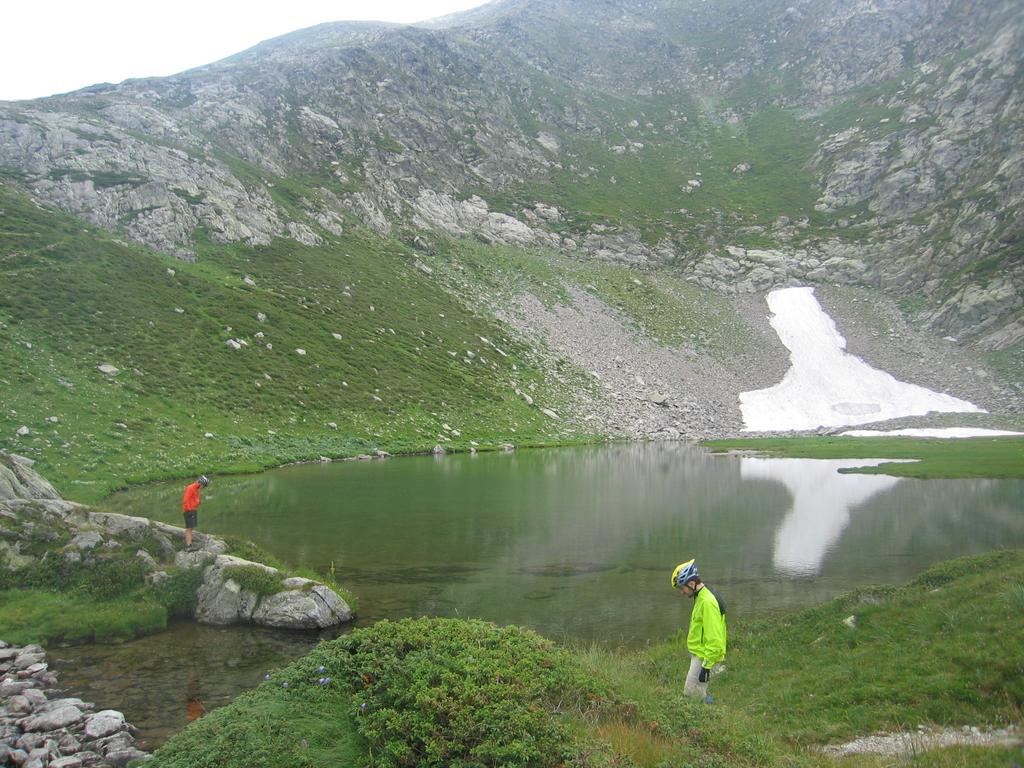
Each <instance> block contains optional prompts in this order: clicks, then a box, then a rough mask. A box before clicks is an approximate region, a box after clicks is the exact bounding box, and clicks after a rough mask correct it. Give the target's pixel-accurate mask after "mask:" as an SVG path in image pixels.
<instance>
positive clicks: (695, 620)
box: [686, 584, 725, 669]
mask: <svg viewBox="0 0 1024 768" xmlns="http://www.w3.org/2000/svg"><path fill="white" fill-rule="evenodd" d="M686 647H687V649H688V650H689V651H690V653H692V654H693V655H694V656H696V657H697V658H698V659H700V660H701V666H702V667H704V668H705V669H711V668H712V667H713V666H715V664H717V663H718V662H720V661H722V659H724V658H725V613H723V612H722V609H721V608H720V607H719V605H718V598H717V597H715V593H714V592H712V591H711V590H710V589H709V588H708V586H707V584H705V585H704V587H703V588H702V589H701V590H700V591H699V592H697V594H696V595H695V596H694V598H693V613H691V614H690V631H689V632H688V633H687V635H686Z"/></svg>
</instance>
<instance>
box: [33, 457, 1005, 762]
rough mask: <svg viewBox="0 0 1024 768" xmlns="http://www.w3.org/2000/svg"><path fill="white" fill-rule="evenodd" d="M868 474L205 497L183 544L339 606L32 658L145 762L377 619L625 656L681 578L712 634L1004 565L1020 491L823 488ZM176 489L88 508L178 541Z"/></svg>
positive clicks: (520, 478) (546, 481)
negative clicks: (109, 712)
mask: <svg viewBox="0 0 1024 768" xmlns="http://www.w3.org/2000/svg"><path fill="white" fill-rule="evenodd" d="M875 463H880V462H876V461H865V460H843V461H834V460H812V459H774V458H756V457H747V456H732V455H717V456H716V455H712V454H710V453H709V452H707V451H706V450H704V449H701V448H699V447H695V446H692V445H687V444H683V443H646V444H616V445H605V446H591V447H582V448H559V449H545V450H532V451H515V452H511V453H493V454H477V455H449V456H442V457H433V456H426V457H409V458H395V459H388V460H374V461H345V462H336V463H332V464H315V465H301V466H292V467H285V468H281V469H276V470H272V471H268V472H264V473H262V474H259V475H249V476H233V477H222V476H217V477H214V478H212V480H213V482H212V483H211V485H210V486H209V488H207V489H206V491H205V492H204V494H203V503H202V506H201V508H200V512H199V530H200V531H202V532H206V533H212V534H224V535H235V536H240V537H243V538H246V539H250V540H252V541H254V542H255V543H257V544H258V545H260V546H261V547H262V548H263V549H265V550H266V551H268V552H270V553H272V554H273V555H274V556H276V557H277V558H278V559H280V560H281V561H283V562H284V563H286V564H287V565H288V566H289V567H297V568H306V569H310V570H313V571H315V572H318V573H321V574H323V573H328V572H330V571H331V570H332V569H333V572H334V575H335V578H336V580H337V581H338V583H340V584H342V585H344V586H345V587H346V588H347V589H349V590H350V591H351V592H353V593H354V594H355V595H357V597H358V606H359V616H358V619H357V621H355V622H354V623H353V624H352V625H350V626H348V627H344V628H341V629H337V630H332V631H329V632H325V633H321V634H317V633H300V632H284V631H275V630H268V629H258V628H251V627H227V628H217V627H204V626H199V625H197V624H195V623H194V622H191V621H180V622H175V623H173V624H172V625H171V626H170V627H169V629H168V630H167V631H166V632H163V633H161V634H159V635H154V636H150V637H146V638H141V639H138V640H134V641H131V642H127V643H122V644H118V645H102V644H92V645H79V646H72V647H66V648H60V647H54V648H51V649H49V656H50V662H51V667H52V668H54V669H55V670H56V671H57V672H58V674H59V675H60V680H61V683H62V685H63V686H64V687H66V688H67V689H69V690H70V691H72V692H73V695H79V696H81V697H82V698H84V699H86V700H88V701H94V702H96V703H97V705H98V706H99V707H101V708H106V707H113V708H117V709H120V710H121V711H123V712H124V713H125V716H126V717H127V718H128V719H129V720H130V721H131V722H133V723H134V724H135V725H136V726H137V727H138V728H139V729H140V731H141V736H140V739H139V741H140V744H141V745H142V747H143V748H148V749H152V748H155V747H156V746H158V745H159V744H161V743H162V742H163V741H164V740H166V738H168V737H169V736H170V735H171V734H172V733H174V732H175V731H177V730H179V729H180V728H182V727H183V726H184V725H185V724H186V723H187V722H188V721H189V720H191V719H194V718H195V717H196V716H198V715H200V714H201V713H202V712H203V711H204V710H209V709H211V708H213V707H216V706H221V705H223V704H225V703H227V702H228V701H230V700H231V699H232V698H234V697H235V696H237V695H238V694H239V693H241V692H242V691H244V690H247V689H249V688H251V687H253V686H255V685H257V684H258V683H259V682H260V680H261V679H262V678H263V676H264V675H265V674H266V673H267V672H268V671H269V670H271V669H273V668H275V667H279V666H282V665H285V664H287V663H289V662H290V661H291V660H293V659H295V658H297V657H299V656H301V655H302V654H304V653H306V652H307V651H308V650H309V649H310V648H311V647H312V646H313V645H315V644H316V643H317V642H319V641H320V640H321V639H325V638H330V637H333V636H336V635H337V634H339V633H342V632H347V631H351V628H352V627H358V626H366V625H369V624H372V623H373V622H376V621H379V620H381V619H400V618H404V617H410V616H423V615H431V616H460V617H466V618H479V619H485V620H489V621H494V622H497V623H499V624H510V623H511V624H520V625H523V626H526V627H530V628H532V629H535V630H537V631H538V632H540V633H541V634H543V635H545V636H547V637H549V638H552V639H554V640H558V641H563V642H569V643H597V644H600V645H602V646H605V647H612V648H614V647H624V648H642V647H643V646H645V645H646V644H653V643H659V642H661V641H663V640H665V639H667V638H668V637H670V636H671V635H672V634H673V633H674V632H676V631H677V630H679V629H680V628H681V627H684V626H685V625H686V622H687V616H688V614H689V610H690V602H689V601H688V600H685V599H683V598H681V597H680V596H679V595H678V594H677V593H676V592H675V591H674V590H673V589H671V588H670V584H669V577H670V574H671V572H672V569H673V567H674V566H675V565H676V564H677V563H679V562H682V561H684V560H688V559H689V558H691V557H695V558H696V559H697V565H698V567H699V568H700V571H701V574H702V575H703V577H704V579H705V581H706V582H707V583H709V584H711V585H712V586H713V587H714V588H715V591H716V593H718V594H719V595H721V596H722V597H723V598H724V600H725V602H726V605H727V615H728V617H729V623H730V627H736V626H738V625H740V624H742V622H743V621H744V620H747V619H749V618H751V617H756V616H759V615H764V614H766V613H772V612H779V611H789V610H793V609H798V608H801V607H806V606H810V605H814V604H818V603H821V602H823V601H825V600H828V599H829V598H832V597H834V596H836V595H839V594H841V593H844V592H847V591H849V590H851V589H854V588H856V587H858V586H862V585H875V584H898V583H903V582H906V581H909V580H911V579H912V578H913V577H914V576H915V575H916V574H918V573H919V572H920V571H921V570H923V569H924V568H926V567H927V566H929V565H930V564H932V563H934V562H937V561H941V560H945V559H949V558H952V557H957V556H960V555H967V554H972V553H980V552H985V551H989V550H993V549H996V548H999V547H1021V546H1024V481H1019V480H912V479H901V478H896V477H890V476H885V475H864V474H856V473H840V472H839V469H841V468H849V467H855V466H864V465H868V464H875ZM184 484H185V483H184V482H180V481H179V482H174V483H161V484H155V485H149V486H144V487H138V488H134V489H131V490H128V491H125V492H122V493H118V494H116V495H114V496H112V497H110V498H108V499H107V500H106V501H105V502H103V503H102V504H101V505H99V507H100V508H101V509H104V510H106V511H112V512H119V513H122V514H129V515H138V516H143V517H148V518H151V519H155V520H161V521H164V522H168V523H172V524H174V525H181V524H182V517H181V509H180V500H181V492H182V487H183V486H184Z"/></svg>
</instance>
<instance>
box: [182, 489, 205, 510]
mask: <svg viewBox="0 0 1024 768" xmlns="http://www.w3.org/2000/svg"><path fill="white" fill-rule="evenodd" d="M200 488H202V486H201V485H199V483H192V484H191V485H187V486H185V495H184V496H182V497H181V511H182V512H195V511H196V510H197V509H198V508H199V489H200Z"/></svg>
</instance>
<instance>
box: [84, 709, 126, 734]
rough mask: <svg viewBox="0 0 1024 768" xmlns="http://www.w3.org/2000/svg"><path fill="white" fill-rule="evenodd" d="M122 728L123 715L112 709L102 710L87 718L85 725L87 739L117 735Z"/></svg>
mask: <svg viewBox="0 0 1024 768" xmlns="http://www.w3.org/2000/svg"><path fill="white" fill-rule="evenodd" d="M123 727H124V715H122V714H121V713H120V712H118V711H116V710H113V709H104V710H103V711H101V712H97V713H96V714H95V715H93V716H92V717H90V718H89V720H88V722H86V724H85V737H86V738H87V739H101V738H103V737H104V736H109V735H110V734H112V733H117V732H118V731H119V730H121V729H122V728H123Z"/></svg>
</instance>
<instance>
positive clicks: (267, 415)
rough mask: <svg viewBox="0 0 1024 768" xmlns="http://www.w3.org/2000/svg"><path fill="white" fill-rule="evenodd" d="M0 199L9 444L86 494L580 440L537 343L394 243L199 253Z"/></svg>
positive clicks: (11, 195)
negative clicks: (447, 448) (215, 475)
mask: <svg viewBox="0 0 1024 768" xmlns="http://www.w3.org/2000/svg"><path fill="white" fill-rule="evenodd" d="M0 208H2V209H3V219H2V224H0V371H2V373H0V385H2V387H3V394H4V396H3V409H2V411H0V448H3V449H5V450H9V451H11V452H14V453H19V454H23V455H26V456H29V457H30V458H33V459H36V460H38V461H39V462H40V464H39V469H40V470H41V471H42V472H43V473H44V474H45V475H47V476H48V477H49V478H51V480H52V481H53V482H54V483H55V484H56V485H57V487H58V488H60V490H61V491H62V492H63V493H65V494H66V495H67V496H69V497H70V498H73V499H78V500H84V501H88V500H94V499H96V498H98V497H101V496H102V495H104V494H105V493H106V492H109V491H110V490H111V489H113V488H116V487H118V486H122V485H125V484H127V483H136V482H141V481H144V480H147V479H152V478H156V477H167V476H175V475H185V474H190V473H194V472H197V471H225V470H229V469H230V470H251V469H256V468H259V467H263V466H267V465H271V464H279V463H284V462H288V461H295V460H301V459H312V458H316V457H318V456H320V455H329V456H344V455H352V454H355V453H361V452H366V451H369V450H371V449H374V448H378V447H380V448H384V449H387V450H391V451H414V450H429V449H430V448H431V447H432V446H433V445H435V444H436V443H438V442H442V443H443V444H445V445H449V444H450V445H452V446H461V447H463V448H467V447H469V445H470V441H475V442H476V443H478V444H480V445H481V447H487V446H488V445H494V444H497V443H500V442H501V441H504V440H512V441H514V442H516V443H519V444H528V443H534V442H544V441H551V440H555V439H559V438H561V437H564V433H565V428H564V427H562V426H561V425H558V424H556V423H555V422H553V421H552V420H551V419H549V418H548V417H547V416H545V415H543V414H542V413H541V412H540V410H539V409H540V408H541V407H551V408H554V409H557V408H558V407H559V405H560V404H561V400H560V398H561V397H562V395H560V394H559V392H557V391H555V390H554V389H552V388H551V387H550V386H548V384H547V383H546V381H545V378H544V376H543V375H542V373H541V371H540V369H539V367H538V366H537V365H536V364H535V363H534V362H533V355H532V352H531V350H530V349H529V348H528V347H526V346H524V345H523V344H522V343H520V342H517V341H516V340H515V339H512V338H509V336H508V335H507V333H506V332H505V331H504V330H503V329H502V327H501V326H500V325H499V324H498V323H497V322H496V321H494V320H493V319H490V318H488V317H484V316H481V315H479V314H475V313H474V312H473V311H471V310H470V309H467V307H466V306H465V305H464V303H463V301H462V300H461V299H460V298H459V297H457V296H456V295H453V294H452V293H450V292H447V291H446V290H444V289H443V288H442V287H441V286H440V285H439V284H438V281H437V280H435V279H433V278H432V277H431V276H429V275H427V274H426V273H425V272H423V271H421V270H420V269H417V268H416V266H415V264H414V259H413V257H412V256H411V255H410V254H409V253H408V252H406V251H405V250H404V249H403V248H402V247H401V246H400V245H398V244H397V243H395V242H391V241H385V240H382V239H379V238H376V237H373V236H371V235H366V234H356V235H352V236H348V235H346V236H345V237H344V238H332V239H331V241H330V242H329V243H327V244H325V245H324V246H323V247H320V248H310V247H305V246H301V245H298V244H296V243H294V242H292V241H289V240H281V241H276V242H275V243H274V244H272V245H270V246H266V247H262V248H249V247H243V246H238V245H232V246H220V245H215V244H212V243H208V242H200V243H198V251H199V261H198V263H196V264H185V263H182V262H180V261H176V260H174V259H172V258H170V257H167V256H163V255H161V254H157V253H154V252H151V251H148V250H145V249H143V248H141V247H138V246H134V245H128V244H125V243H123V242H121V241H119V240H117V239H116V238H115V237H113V236H111V235H109V234H107V233H104V232H103V231H100V230H96V229H95V228H93V227H87V226H83V223H82V222H81V221H80V220H77V219H74V218H72V217H69V216H66V215H64V214H61V213H59V212H56V211H53V210H49V209H44V208H42V207H40V206H37V205H36V204H34V203H33V201H31V200H29V199H28V198H26V197H24V196H22V195H20V194H18V193H17V192H15V191H14V190H13V189H12V188H11V187H10V186H0ZM247 277H248V278H249V280H248V281H246V280H245V278H247ZM261 314H262V315H264V316H265V320H260V319H258V318H259V316H260V315H261ZM335 334H337V335H338V336H340V338H337V337H336V336H335ZM229 340H235V341H236V343H239V344H241V348H239V349H233V348H231V347H230V346H227V344H226V342H228V341H229ZM300 349H301V350H304V351H305V354H304V355H303V354H301V353H299V352H298V351H297V350H300ZM103 364H110V365H113V366H115V367H116V368H118V369H119V372H118V373H117V374H116V375H107V374H104V373H102V372H100V371H99V370H98V366H100V365H103ZM516 388H520V389H521V390H523V391H530V392H531V393H532V396H533V399H534V400H535V401H536V406H534V407H530V406H528V405H527V404H526V403H525V401H524V399H523V398H521V397H520V396H518V395H516V394H515V391H514V390H515V389H516ZM331 423H333V424H335V425H337V426H336V428H335V427H332V426H330V424H331ZM444 424H447V425H448V426H449V427H450V430H446V429H444V428H443V425H444ZM23 426H24V427H27V428H28V430H29V433H28V434H27V435H23V436H18V435H16V432H17V431H18V430H19V429H20V428H21V427H23ZM455 432H459V433H460V434H459V435H455ZM207 435H209V436H207Z"/></svg>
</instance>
